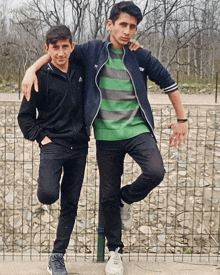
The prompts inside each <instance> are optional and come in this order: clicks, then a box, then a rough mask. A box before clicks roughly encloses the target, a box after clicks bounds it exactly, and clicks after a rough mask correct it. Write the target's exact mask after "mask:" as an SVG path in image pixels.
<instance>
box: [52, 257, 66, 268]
mask: <svg viewBox="0 0 220 275" xmlns="http://www.w3.org/2000/svg"><path fill="white" fill-rule="evenodd" d="M52 261H53V262H54V265H55V267H56V268H57V269H62V268H63V266H64V260H63V259H60V258H58V257H54V258H53V259H52Z"/></svg>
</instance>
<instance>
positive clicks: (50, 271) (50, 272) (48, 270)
mask: <svg viewBox="0 0 220 275" xmlns="http://www.w3.org/2000/svg"><path fill="white" fill-rule="evenodd" d="M47 272H48V273H49V274H50V275H52V270H50V268H49V266H48V267H47Z"/></svg>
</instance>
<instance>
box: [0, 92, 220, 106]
mask: <svg viewBox="0 0 220 275" xmlns="http://www.w3.org/2000/svg"><path fill="white" fill-rule="evenodd" d="M22 98H23V94H20V99H19V94H18V93H0V101H17V102H19V101H21V100H22ZM181 99H182V102H183V104H185V105H188V104H189V105H220V95H219V97H218V98H217V101H218V102H217V103H215V95H214V93H213V94H198V95H197V94H181ZM149 101H150V103H151V104H171V102H170V100H169V97H168V96H167V95H166V94H164V93H162V92H161V94H153V93H150V92H149Z"/></svg>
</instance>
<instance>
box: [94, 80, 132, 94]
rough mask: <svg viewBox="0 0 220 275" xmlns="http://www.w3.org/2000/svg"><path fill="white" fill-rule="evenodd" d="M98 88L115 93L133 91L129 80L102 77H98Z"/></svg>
mask: <svg viewBox="0 0 220 275" xmlns="http://www.w3.org/2000/svg"><path fill="white" fill-rule="evenodd" d="M99 87H100V88H101V89H108V90H116V91H120V90H123V91H130V92H132V91H133V85H132V83H131V81H130V80H122V79H112V78H107V77H104V76H101V77H100V82H99Z"/></svg>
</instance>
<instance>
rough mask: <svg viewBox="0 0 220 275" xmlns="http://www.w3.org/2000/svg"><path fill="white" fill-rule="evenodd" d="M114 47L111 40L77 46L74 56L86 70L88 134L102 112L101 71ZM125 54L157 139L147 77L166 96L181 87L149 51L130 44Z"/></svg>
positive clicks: (143, 115) (124, 56) (144, 115)
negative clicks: (134, 47)
mask: <svg viewBox="0 0 220 275" xmlns="http://www.w3.org/2000/svg"><path fill="white" fill-rule="evenodd" d="M110 45H111V42H110V41H109V40H107V41H104V42H103V41H101V40H93V41H89V42H88V43H85V44H82V45H76V47H75V49H74V51H73V52H72V54H71V57H70V60H71V61H74V62H82V63H83V65H84V67H85V91H86V97H85V123H86V129H87V133H88V135H90V131H91V127H92V126H93V123H94V120H95V118H96V116H97V114H98V112H99V109H100V104H101V99H102V95H101V90H100V89H99V80H100V71H101V69H102V67H103V66H104V65H105V63H106V62H107V61H108V58H109V47H110ZM123 51H124V55H123V62H124V65H125V68H126V70H127V72H128V73H129V75H130V77H131V81H132V83H133V86H134V90H135V95H136V97H137V101H138V103H139V105H140V111H141V115H142V118H143V120H144V122H145V123H146V125H147V126H148V128H149V129H150V132H151V134H152V135H153V137H154V138H155V135H154V120H153V114H152V110H151V106H150V103H149V101H148V96H147V78H149V79H150V80H152V81H154V82H155V83H156V84H157V85H158V86H159V87H160V88H161V89H163V90H164V91H165V93H169V92H173V91H176V90H177V89H178V87H177V85H176V83H175V81H174V80H173V79H172V77H171V76H170V73H169V72H168V70H167V69H166V68H165V67H164V66H163V65H162V64H161V63H160V62H159V61H158V60H157V59H156V58H155V57H153V56H152V55H151V52H149V51H148V50H145V49H138V50H137V51H130V50H129V45H126V46H124V47H123Z"/></svg>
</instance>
